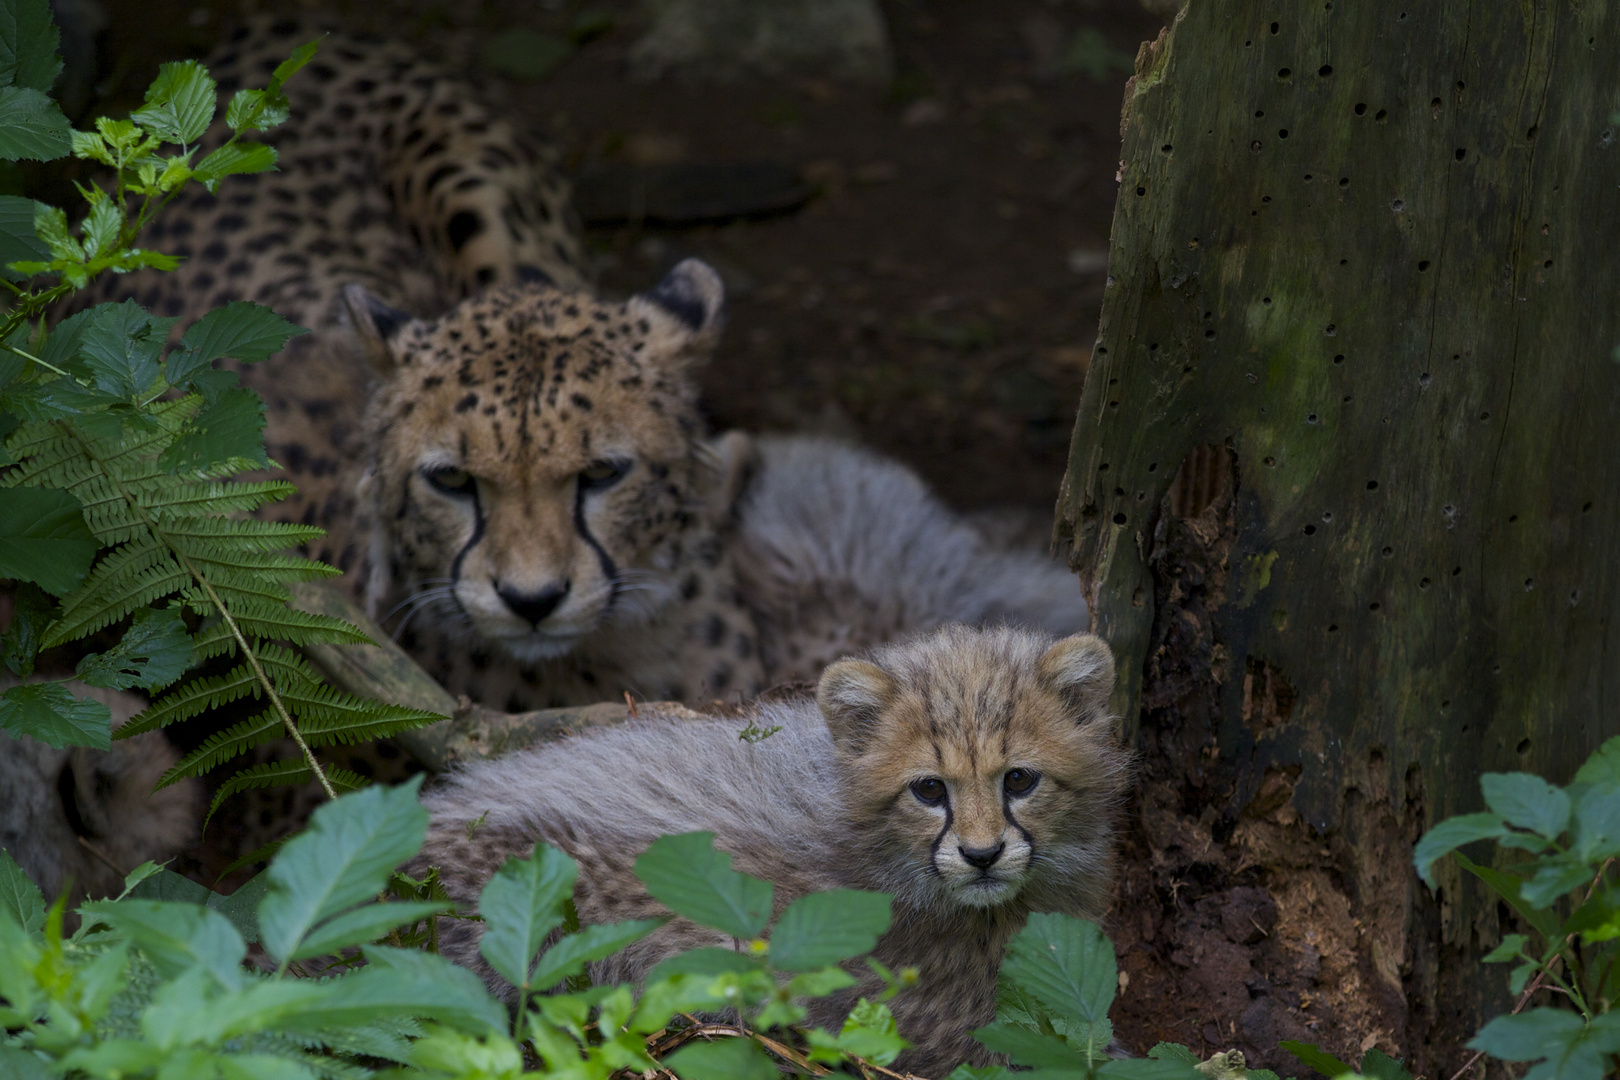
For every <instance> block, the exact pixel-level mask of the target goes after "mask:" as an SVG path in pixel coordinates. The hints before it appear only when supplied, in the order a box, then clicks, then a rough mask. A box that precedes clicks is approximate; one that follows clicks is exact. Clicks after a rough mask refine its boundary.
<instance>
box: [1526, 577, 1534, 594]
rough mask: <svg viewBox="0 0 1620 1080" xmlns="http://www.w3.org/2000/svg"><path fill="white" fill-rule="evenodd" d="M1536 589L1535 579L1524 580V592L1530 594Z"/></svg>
mask: <svg viewBox="0 0 1620 1080" xmlns="http://www.w3.org/2000/svg"><path fill="white" fill-rule="evenodd" d="M1535 587H1536V579H1535V578H1525V579H1524V591H1525V592H1529V591H1530V590H1531V589H1533V588H1535Z"/></svg>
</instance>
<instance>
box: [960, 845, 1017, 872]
mask: <svg viewBox="0 0 1620 1080" xmlns="http://www.w3.org/2000/svg"><path fill="white" fill-rule="evenodd" d="M956 850H957V851H960V852H961V853H962V858H964V859H966V860H967V861H968V862H970V863H972V864H973V865H974V866H977V867H978V868H979V869H980V870H988V869H990V868H991V867H992V866H994V865H996V860H997V859H999V858H1001V853H1002V852H1003V851H1006V850H1007V842H1006V841H1005V840H1003V841H1001V843H999V844H997V845H996V846H995V847H979V848H972V847H962V846H961V845H960V844H958V845H957V848H956Z"/></svg>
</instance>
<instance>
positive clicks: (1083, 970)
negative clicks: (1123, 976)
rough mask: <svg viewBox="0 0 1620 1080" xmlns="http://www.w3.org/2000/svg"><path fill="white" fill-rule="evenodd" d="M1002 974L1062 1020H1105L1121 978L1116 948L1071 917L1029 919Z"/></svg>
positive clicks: (1099, 931)
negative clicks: (1116, 963) (1115, 955)
mask: <svg viewBox="0 0 1620 1080" xmlns="http://www.w3.org/2000/svg"><path fill="white" fill-rule="evenodd" d="M1001 971H1002V974H1003V975H1004V976H1005V977H1006V978H1007V979H1009V980H1011V981H1012V982H1013V983H1014V984H1015V985H1017V986H1019V987H1021V988H1023V989H1024V990H1027V991H1028V992H1029V993H1030V994H1032V995H1033V996H1034V997H1035V999H1036V1000H1037V1001H1039V1002H1040V1003H1041V1004H1042V1005H1044V1006H1046V1008H1048V1009H1050V1010H1052V1011H1053V1012H1055V1013H1057V1014H1059V1015H1061V1016H1076V1017H1080V1018H1081V1019H1083V1020H1086V1021H1087V1022H1090V1023H1096V1022H1097V1021H1099V1020H1104V1019H1106V1018H1107V1016H1108V1007H1109V1005H1111V1004H1112V1003H1113V1000H1114V991H1115V988H1116V986H1117V985H1118V980H1119V974H1118V969H1117V968H1116V966H1115V964H1114V946H1113V943H1112V942H1110V941H1109V940H1108V938H1107V936H1106V935H1104V934H1103V932H1102V929H1101V928H1100V927H1098V926H1097V924H1096V923H1094V922H1091V921H1089V920H1087V919H1077V918H1075V917H1074V916H1072V915H1060V914H1054V913H1043V914H1036V915H1031V916H1030V917H1029V920H1028V922H1027V923H1025V925H1024V928H1023V929H1022V930H1020V931H1019V932H1018V933H1017V935H1015V936H1014V937H1013V939H1012V942H1011V943H1010V944H1009V945H1008V947H1007V958H1006V959H1005V960H1004V961H1003V962H1002V966H1001Z"/></svg>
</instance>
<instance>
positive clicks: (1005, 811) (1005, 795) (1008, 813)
mask: <svg viewBox="0 0 1620 1080" xmlns="http://www.w3.org/2000/svg"><path fill="white" fill-rule="evenodd" d="M1043 779H1044V777H1043ZM1031 790H1034V789H1033V788H1032V789H1031ZM1001 816H1002V817H1004V818H1006V819H1007V821H1008V822H1009V823H1010V824H1011V825H1012V827H1013V828H1015V829H1017V830H1018V835H1019V836H1022V837H1023V838H1024V843H1026V844H1028V845H1029V865H1030V866H1034V865H1035V838H1034V837H1033V836H1031V835H1029V830H1028V829H1026V828H1024V825H1023V823H1022V822H1020V821H1019V820H1018V818H1017V817H1015V816H1014V815H1013V812H1012V794H1011V793H1010V792H1008V791H1007V788H1006V786H1005V785H1003V786H1002V789H1001Z"/></svg>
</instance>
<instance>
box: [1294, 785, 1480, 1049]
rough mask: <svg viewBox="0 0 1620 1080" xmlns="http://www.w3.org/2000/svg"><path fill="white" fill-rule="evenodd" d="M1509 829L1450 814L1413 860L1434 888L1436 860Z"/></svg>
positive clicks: (1419, 844)
mask: <svg viewBox="0 0 1620 1080" xmlns="http://www.w3.org/2000/svg"><path fill="white" fill-rule="evenodd" d="M1505 832H1507V825H1506V824H1505V823H1504V822H1503V821H1502V818H1501V817H1500V816H1499V815H1497V814H1462V815H1459V816H1457V817H1451V818H1447V819H1446V820H1444V821H1442V822H1440V824H1438V825H1436V826H1435V827H1434V828H1432V829H1430V830H1429V831H1428V832H1426V833H1424V834H1423V838H1422V839H1421V840H1419V841H1418V842H1417V848H1416V849H1415V850H1414V851H1413V852H1412V862H1413V864H1415V865H1416V867H1417V872H1418V876H1419V877H1421V878H1422V879H1423V882H1424V884H1426V885H1427V886H1429V888H1431V889H1432V888H1434V887H1435V886H1434V864H1435V862H1436V860H1438V859H1440V858H1441V857H1443V856H1445V855H1449V854H1450V853H1451V852H1453V851H1456V850H1457V849H1458V848H1460V847H1462V846H1463V845H1464V844H1472V843H1474V842H1475V841H1477V840H1494V839H1495V838H1497V837H1499V836H1501V835H1502V834H1503V833H1505ZM1300 1045H1302V1046H1303V1045H1306V1044H1304V1043H1301V1044H1300ZM1290 1053H1292V1051H1290ZM1313 1067H1314V1066H1313Z"/></svg>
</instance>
